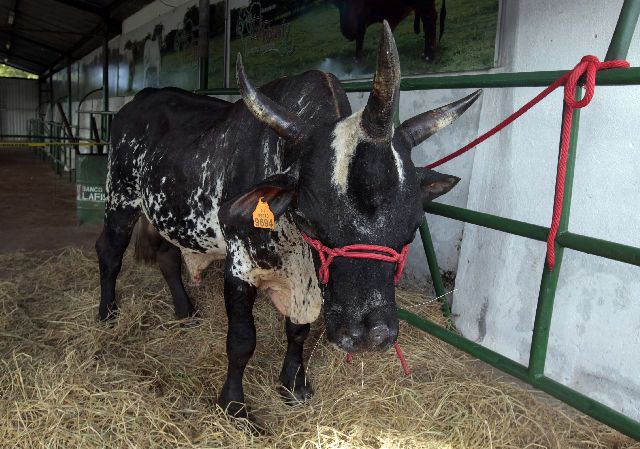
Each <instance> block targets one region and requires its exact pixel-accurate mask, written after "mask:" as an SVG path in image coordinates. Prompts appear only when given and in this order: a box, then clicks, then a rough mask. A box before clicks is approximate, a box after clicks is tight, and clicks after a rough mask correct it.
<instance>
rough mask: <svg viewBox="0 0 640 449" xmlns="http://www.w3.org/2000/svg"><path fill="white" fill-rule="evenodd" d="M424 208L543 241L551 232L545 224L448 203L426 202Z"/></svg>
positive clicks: (427, 210) (467, 221)
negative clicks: (513, 218)
mask: <svg viewBox="0 0 640 449" xmlns="http://www.w3.org/2000/svg"><path fill="white" fill-rule="evenodd" d="M424 210H425V212H429V213H431V214H435V215H440V216H442V217H447V218H451V219H453V220H458V221H464V222H466V223H471V224H475V225H478V226H482V227H485V228H489V229H495V230H497V231H503V232H508V233H509V234H515V235H519V236H521V237H527V238H530V239H534V240H539V241H541V242H546V241H547V235H548V234H549V228H545V227H544V226H538V225H534V224H531V223H526V222H524V221H518V220H512V219H510V218H504V217H500V216H498V215H491V214H487V213H484V212H476V211H474V210H470V209H464V208H462V207H456V206H449V205H448V204H442V203H433V202H430V203H426V204H424Z"/></svg>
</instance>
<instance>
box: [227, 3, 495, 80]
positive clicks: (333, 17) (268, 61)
mask: <svg viewBox="0 0 640 449" xmlns="http://www.w3.org/2000/svg"><path fill="white" fill-rule="evenodd" d="M230 1H231V5H230V6H231V54H236V53H237V52H242V53H243V55H246V60H247V62H250V63H251V64H247V67H248V70H249V71H250V75H251V76H252V77H253V79H255V80H256V81H257V82H266V81H268V80H270V79H273V78H276V77H279V76H284V75H286V74H290V73H294V72H301V71H304V70H311V69H320V70H325V71H330V72H332V73H334V74H336V75H337V76H338V78H339V79H357V78H370V77H371V76H372V74H373V71H374V69H375V61H376V58H375V56H376V54H375V52H376V42H375V36H378V35H379V33H380V30H381V26H382V21H383V20H387V21H388V22H389V25H390V26H391V29H392V31H393V34H394V37H395V39H396V42H397V45H398V51H399V54H400V60H401V63H402V67H403V75H421V74H428V73H436V72H452V71H465V70H481V69H487V68H491V67H493V66H494V54H495V42H496V31H497V23H498V12H499V0H476V1H473V2H469V1H465V0H398V1H388V0H230Z"/></svg>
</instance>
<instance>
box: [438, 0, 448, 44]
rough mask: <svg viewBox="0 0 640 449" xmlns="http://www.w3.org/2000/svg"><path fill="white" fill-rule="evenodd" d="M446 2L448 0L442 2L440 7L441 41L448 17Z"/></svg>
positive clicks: (439, 37) (439, 38)
mask: <svg viewBox="0 0 640 449" xmlns="http://www.w3.org/2000/svg"><path fill="white" fill-rule="evenodd" d="M446 1H447V0H442V6H440V36H438V40H441V39H442V35H443V34H444V19H445V17H447V5H446Z"/></svg>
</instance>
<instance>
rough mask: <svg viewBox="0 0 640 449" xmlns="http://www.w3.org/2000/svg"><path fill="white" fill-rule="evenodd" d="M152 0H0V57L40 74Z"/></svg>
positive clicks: (94, 43)
mask: <svg viewBox="0 0 640 449" xmlns="http://www.w3.org/2000/svg"><path fill="white" fill-rule="evenodd" d="M151 2H152V0H91V1H87V0H0V63H4V64H7V65H9V66H12V67H16V68H19V69H22V70H26V71H28V72H32V73H37V74H39V75H44V74H45V73H47V74H48V73H50V72H51V71H53V72H55V71H57V70H59V69H61V68H63V67H64V66H65V65H66V63H67V58H71V60H77V59H79V58H81V57H83V56H85V55H86V54H87V53H89V52H91V51H92V50H94V49H96V48H98V47H99V46H100V45H102V43H103V40H104V36H105V33H106V34H107V35H108V37H109V39H111V38H113V37H115V36H117V35H118V34H120V33H121V30H122V27H121V24H122V21H123V20H124V19H125V18H127V17H129V16H130V15H131V14H133V13H135V12H136V11H138V10H140V9H141V8H142V7H144V6H145V5H147V4H149V3H151Z"/></svg>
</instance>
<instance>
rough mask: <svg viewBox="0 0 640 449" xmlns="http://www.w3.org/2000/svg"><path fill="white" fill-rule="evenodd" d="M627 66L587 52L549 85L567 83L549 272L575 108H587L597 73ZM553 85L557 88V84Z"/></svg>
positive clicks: (553, 254)
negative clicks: (581, 88) (580, 87)
mask: <svg viewBox="0 0 640 449" xmlns="http://www.w3.org/2000/svg"><path fill="white" fill-rule="evenodd" d="M627 68H629V63H628V62H627V61H618V60H614V61H605V62H600V60H599V59H598V58H597V57H595V56H592V55H587V56H584V57H583V58H582V59H581V60H580V62H579V63H578V64H577V65H576V66H575V67H574V68H573V70H571V72H569V73H567V74H565V75H564V76H562V77H561V78H560V79H559V80H558V81H556V82H555V83H553V84H552V85H551V86H550V87H553V86H556V85H560V84H564V103H565V106H566V107H565V108H564V111H563V115H562V131H561V133H560V155H559V156H558V168H557V173H556V189H555V190H556V193H555V196H554V198H553V213H552V215H551V226H550V227H549V235H548V236H547V268H548V269H549V271H551V270H553V267H554V266H555V263H556V251H555V241H556V237H557V235H558V229H559V228H560V219H561V218H562V202H563V199H564V185H565V178H566V174H567V160H568V158H569V141H570V140H571V124H572V118H573V110H574V109H576V108H578V109H579V108H583V107H585V106H586V105H588V104H589V103H590V102H591V100H592V99H593V94H594V92H595V87H596V74H597V73H598V71H600V70H608V69H627ZM583 75H584V77H585V80H584V89H585V93H584V96H583V97H582V99H580V100H576V99H575V96H576V87H577V86H578V84H579V82H580V78H581V77H582V76H583ZM556 87H557V86H556ZM553 88H554V89H555V87H553ZM547 89H549V88H547Z"/></svg>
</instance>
